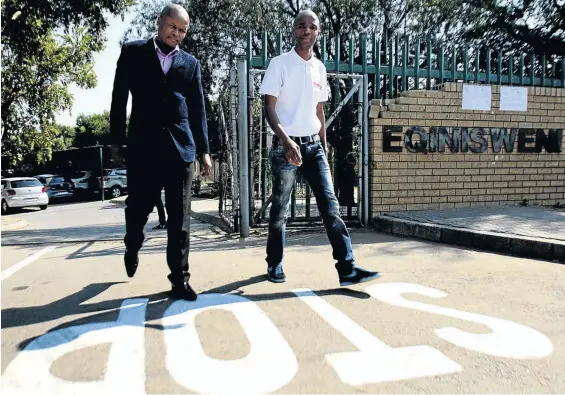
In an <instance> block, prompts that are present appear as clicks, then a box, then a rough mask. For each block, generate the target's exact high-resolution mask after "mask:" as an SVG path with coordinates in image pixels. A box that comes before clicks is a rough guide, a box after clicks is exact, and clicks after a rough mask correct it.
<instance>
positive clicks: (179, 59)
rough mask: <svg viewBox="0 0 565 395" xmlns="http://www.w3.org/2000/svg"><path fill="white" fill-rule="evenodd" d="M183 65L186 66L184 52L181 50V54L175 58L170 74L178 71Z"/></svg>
mask: <svg viewBox="0 0 565 395" xmlns="http://www.w3.org/2000/svg"><path fill="white" fill-rule="evenodd" d="M183 64H184V56H183V54H182V51H181V50H179V52H178V53H177V54H176V56H175V57H174V58H173V63H172V64H171V68H170V69H169V73H170V72H173V71H175V70H176V69H178V68H179V67H180V66H182V65H183Z"/></svg>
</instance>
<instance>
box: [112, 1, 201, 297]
mask: <svg viewBox="0 0 565 395" xmlns="http://www.w3.org/2000/svg"><path fill="white" fill-rule="evenodd" d="M188 26H189V17H188V13H187V12H186V10H185V9H184V8H182V7H181V6H179V5H177V4H169V5H167V6H165V7H164V8H163V10H162V12H161V14H160V16H159V18H158V19H157V34H156V36H155V37H152V38H150V39H149V40H139V41H133V42H128V43H126V44H124V45H123V47H122V51H121V54H120V57H119V59H118V63H117V67H116V76H115V80H114V89H113V92H112V106H111V111H110V131H111V135H112V138H113V139H114V140H113V141H114V144H113V153H114V154H115V153H117V151H118V150H119V147H121V146H122V145H124V144H125V143H126V108H127V101H128V94H129V92H131V95H132V111H131V117H130V123H129V129H128V133H127V147H128V158H127V167H128V197H127V200H126V209H125V217H126V236H125V238H124V242H125V245H126V252H125V255H124V262H125V267H126V272H127V274H128V276H129V277H133V275H134V274H135V271H136V270H137V266H138V262H139V259H138V252H139V250H140V249H141V246H142V245H143V241H144V239H145V226H146V224H147V220H148V216H149V214H150V213H151V212H152V211H153V207H154V205H155V201H156V200H157V199H158V198H159V195H160V194H161V189H162V188H165V203H166V205H167V212H168V215H169V219H168V224H167V237H168V241H167V263H168V265H169V269H170V274H169V275H168V278H169V280H170V282H171V284H172V294H173V296H174V297H176V298H179V299H186V300H195V299H196V297H197V296H196V293H195V292H194V290H193V289H192V288H191V287H190V285H189V283H188V280H189V278H190V274H189V271H188V254H189V247H190V244H189V235H190V200H191V186H192V179H193V176H194V166H193V162H194V161H195V160H196V158H200V162H201V164H202V169H203V173H204V175H207V174H209V172H210V170H211V168H212V164H211V161H210V155H209V143H208V130H207V123H206V109H205V106H204V95H203V91H202V85H201V80H200V62H199V61H198V60H197V59H195V58H194V57H193V56H192V55H189V54H188V53H186V52H184V51H183V50H182V49H180V48H179V44H181V42H182V41H183V39H184V38H185V36H186V32H187V30H188Z"/></svg>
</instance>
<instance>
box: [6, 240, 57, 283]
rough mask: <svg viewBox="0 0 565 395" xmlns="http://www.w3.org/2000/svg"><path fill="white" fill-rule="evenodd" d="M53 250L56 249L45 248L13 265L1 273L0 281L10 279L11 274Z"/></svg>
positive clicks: (53, 247) (52, 247) (51, 247)
mask: <svg viewBox="0 0 565 395" xmlns="http://www.w3.org/2000/svg"><path fill="white" fill-rule="evenodd" d="M55 248H57V246H49V247H45V248H43V249H42V250H39V251H37V252H36V253H35V254H33V255H30V256H28V257H27V258H26V259H24V260H23V261H21V262H18V263H16V264H15V265H12V266H10V267H9V268H7V269H6V270H4V271H2V281H4V280H5V279H7V278H8V277H10V276H11V275H12V274H14V273H16V272H17V271H18V270H20V269H23V268H24V267H26V266H27V265H29V264H30V263H32V262H33V261H35V260H36V259H37V258H39V257H40V256H42V255H45V254H47V253H48V252H49V251H52V250H54V249H55Z"/></svg>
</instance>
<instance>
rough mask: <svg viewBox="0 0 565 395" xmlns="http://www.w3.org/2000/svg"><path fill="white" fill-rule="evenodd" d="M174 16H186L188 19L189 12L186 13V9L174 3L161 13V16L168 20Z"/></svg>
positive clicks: (165, 7) (164, 8)
mask: <svg viewBox="0 0 565 395" xmlns="http://www.w3.org/2000/svg"><path fill="white" fill-rule="evenodd" d="M173 15H182V16H184V15H186V17H187V18H188V12H186V9H185V8H184V7H183V6H181V5H180V4H174V3H169V4H167V5H166V6H164V7H163V9H162V10H161V13H160V14H159V16H160V17H161V18H166V17H169V16H173Z"/></svg>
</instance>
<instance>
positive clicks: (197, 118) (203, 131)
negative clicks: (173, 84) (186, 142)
mask: <svg viewBox="0 0 565 395" xmlns="http://www.w3.org/2000/svg"><path fill="white" fill-rule="evenodd" d="M190 95H191V96H192V97H191V100H190V102H191V103H193V104H194V105H195V107H196V108H195V109H194V111H190V112H189V114H191V118H192V119H191V122H190V129H191V130H192V137H193V138H194V143H195V144H196V154H197V155H202V154H209V153H210V143H209V141H208V121H207V119H206V104H205V102H204V91H203V89H202V76H201V72H200V61H198V60H196V65H195V66H194V73H193V75H192V81H191V87H190Z"/></svg>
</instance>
